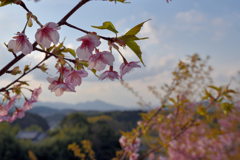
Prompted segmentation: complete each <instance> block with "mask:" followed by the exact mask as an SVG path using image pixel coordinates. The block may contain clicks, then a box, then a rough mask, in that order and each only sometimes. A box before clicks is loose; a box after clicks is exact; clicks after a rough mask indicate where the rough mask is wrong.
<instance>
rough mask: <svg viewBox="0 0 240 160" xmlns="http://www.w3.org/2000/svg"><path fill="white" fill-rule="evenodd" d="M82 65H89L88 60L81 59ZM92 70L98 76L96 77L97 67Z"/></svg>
mask: <svg viewBox="0 0 240 160" xmlns="http://www.w3.org/2000/svg"><path fill="white" fill-rule="evenodd" d="M79 62H80V63H81V64H82V65H84V66H85V67H88V61H83V60H81V61H79ZM91 71H92V72H93V73H94V75H95V76H96V77H98V75H97V74H96V73H97V71H96V70H95V69H91Z"/></svg>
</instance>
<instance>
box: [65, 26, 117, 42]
mask: <svg viewBox="0 0 240 160" xmlns="http://www.w3.org/2000/svg"><path fill="white" fill-rule="evenodd" d="M63 24H64V25H66V26H68V27H71V28H74V29H76V30H79V31H81V32H84V33H86V34H88V33H90V32H89V31H86V30H84V29H81V28H78V27H76V26H74V25H72V24H69V23H67V22H64V23H63ZM98 37H100V38H102V39H104V40H107V41H110V42H113V39H114V38H111V37H104V36H99V35H98Z"/></svg>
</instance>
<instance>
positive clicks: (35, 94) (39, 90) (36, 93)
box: [30, 87, 42, 102]
mask: <svg viewBox="0 0 240 160" xmlns="http://www.w3.org/2000/svg"><path fill="white" fill-rule="evenodd" d="M41 93H42V88H41V87H39V88H36V89H34V90H33V92H32V96H31V98H30V100H31V101H32V102H37V100H38V96H39V95H40V94H41Z"/></svg>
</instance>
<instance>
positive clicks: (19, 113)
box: [0, 87, 42, 122]
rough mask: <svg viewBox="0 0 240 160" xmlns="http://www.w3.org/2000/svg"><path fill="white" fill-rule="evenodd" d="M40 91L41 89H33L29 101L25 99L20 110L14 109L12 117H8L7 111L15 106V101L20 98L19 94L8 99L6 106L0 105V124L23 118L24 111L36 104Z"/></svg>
mask: <svg viewBox="0 0 240 160" xmlns="http://www.w3.org/2000/svg"><path fill="white" fill-rule="evenodd" d="M41 92H42V89H41V87H39V88H37V89H34V90H33V91H32V96H31V98H30V99H26V98H25V100H26V101H25V102H24V103H23V105H22V106H21V107H20V108H17V107H15V109H16V111H15V112H13V115H12V116H10V115H9V113H8V111H9V110H10V109H11V108H12V106H13V105H14V104H15V102H16V100H17V99H20V98H21V94H16V95H14V96H13V97H9V98H8V99H7V100H8V103H7V104H1V105H0V122H2V121H9V122H13V121H14V120H16V119H17V118H23V117H24V116H25V113H24V112H25V111H27V110H29V109H32V107H33V103H35V102H37V100H38V96H39V95H40V94H41Z"/></svg>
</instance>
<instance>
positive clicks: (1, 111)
mask: <svg viewBox="0 0 240 160" xmlns="http://www.w3.org/2000/svg"><path fill="white" fill-rule="evenodd" d="M9 109H10V108H9V106H8V105H1V106H0V116H6V115H7V114H8V110H9Z"/></svg>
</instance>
